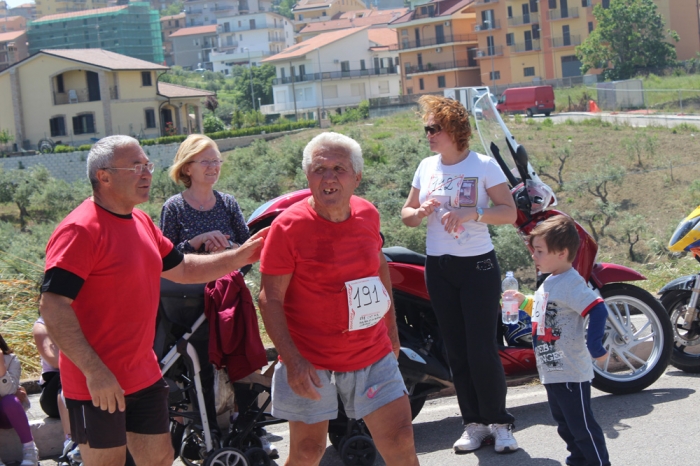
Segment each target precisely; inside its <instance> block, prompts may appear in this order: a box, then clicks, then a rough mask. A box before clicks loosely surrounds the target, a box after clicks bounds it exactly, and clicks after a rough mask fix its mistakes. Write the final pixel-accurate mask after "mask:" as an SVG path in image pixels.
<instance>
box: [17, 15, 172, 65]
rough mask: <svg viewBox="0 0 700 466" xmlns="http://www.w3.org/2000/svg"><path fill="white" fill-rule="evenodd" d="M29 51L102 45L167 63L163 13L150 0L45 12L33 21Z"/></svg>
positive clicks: (30, 27) (125, 53) (148, 59)
mask: <svg viewBox="0 0 700 466" xmlns="http://www.w3.org/2000/svg"><path fill="white" fill-rule="evenodd" d="M27 38H28V40H29V53H30V54H35V53H37V52H38V51H39V50H46V49H59V48H60V49H89V48H101V49H103V50H109V51H111V52H115V53H119V54H122V55H127V56H129V57H133V58H138V59H140V60H145V61H149V62H152V63H163V61H164V60H163V42H162V40H161V35H160V17H159V15H158V12H157V11H155V10H151V8H150V5H149V4H148V3H147V2H133V3H129V4H128V5H121V6H114V7H108V8H98V9H96V10H85V11H78V12H72V13H61V14H57V15H49V16H44V17H43V18H40V19H37V20H35V21H31V22H30V23H29V25H28V30H27Z"/></svg>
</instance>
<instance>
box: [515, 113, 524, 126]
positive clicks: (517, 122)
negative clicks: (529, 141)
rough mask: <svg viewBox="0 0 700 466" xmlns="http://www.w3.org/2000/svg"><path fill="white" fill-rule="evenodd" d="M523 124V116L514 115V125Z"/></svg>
mask: <svg viewBox="0 0 700 466" xmlns="http://www.w3.org/2000/svg"><path fill="white" fill-rule="evenodd" d="M522 122H523V116H522V115H521V114H519V113H516V114H515V124H517V125H519V124H521V123H522Z"/></svg>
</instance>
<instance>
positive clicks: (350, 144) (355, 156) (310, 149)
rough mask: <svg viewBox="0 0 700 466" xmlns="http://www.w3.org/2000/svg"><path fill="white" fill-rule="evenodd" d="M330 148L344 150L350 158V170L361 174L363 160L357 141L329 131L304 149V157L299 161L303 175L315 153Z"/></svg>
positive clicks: (310, 142)
mask: <svg viewBox="0 0 700 466" xmlns="http://www.w3.org/2000/svg"><path fill="white" fill-rule="evenodd" d="M330 148H339V149H342V150H344V151H345V153H347V154H348V156H349V157H350V162H352V169H353V170H354V171H355V173H362V169H363V168H364V165H365V160H364V159H363V158H362V148H361V147H360V145H359V144H358V143H357V141H355V140H354V139H353V138H350V137H348V136H345V135H343V134H339V133H333V132H330V131H329V132H327V133H321V134H319V135H318V136H316V137H315V138H313V139H312V140H311V141H309V143H308V144H307V145H306V147H304V157H303V159H302V160H301V168H302V169H303V170H304V173H308V169H309V167H310V166H311V159H312V158H313V155H314V154H315V153H316V152H318V151H319V150H323V149H330Z"/></svg>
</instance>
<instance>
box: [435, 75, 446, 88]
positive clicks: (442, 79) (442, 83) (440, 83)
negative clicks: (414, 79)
mask: <svg viewBox="0 0 700 466" xmlns="http://www.w3.org/2000/svg"><path fill="white" fill-rule="evenodd" d="M437 78H438V87H439V88H443V87H447V85H446V84H445V77H444V76H438V77H437Z"/></svg>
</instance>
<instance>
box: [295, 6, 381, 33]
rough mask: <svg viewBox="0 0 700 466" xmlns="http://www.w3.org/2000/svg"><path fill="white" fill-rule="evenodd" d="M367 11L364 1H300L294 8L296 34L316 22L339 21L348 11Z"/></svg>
mask: <svg viewBox="0 0 700 466" xmlns="http://www.w3.org/2000/svg"><path fill="white" fill-rule="evenodd" d="M366 9H367V7H366V6H365V4H364V3H363V2H362V0H299V1H298V2H297V3H296V4H295V5H294V8H292V14H293V15H294V20H293V23H294V32H299V31H301V30H302V29H303V28H304V26H306V25H307V24H309V23H312V22H315V21H326V20H329V19H338V18H340V15H341V14H343V13H345V12H347V11H354V10H366Z"/></svg>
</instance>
